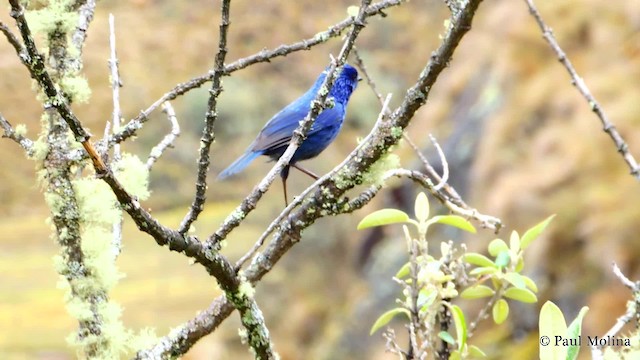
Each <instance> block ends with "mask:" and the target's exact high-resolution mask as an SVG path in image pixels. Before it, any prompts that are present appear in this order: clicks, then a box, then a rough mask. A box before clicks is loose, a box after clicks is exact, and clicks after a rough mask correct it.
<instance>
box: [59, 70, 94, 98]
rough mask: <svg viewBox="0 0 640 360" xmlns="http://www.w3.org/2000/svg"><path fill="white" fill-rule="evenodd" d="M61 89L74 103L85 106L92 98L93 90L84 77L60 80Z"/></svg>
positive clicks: (68, 77) (78, 76)
mask: <svg viewBox="0 0 640 360" xmlns="http://www.w3.org/2000/svg"><path fill="white" fill-rule="evenodd" d="M60 88H61V90H62V91H64V93H65V94H67V95H69V96H70V97H71V99H72V101H74V102H77V103H80V104H85V103H87V102H89V99H90V98H91V88H90V87H89V82H87V79H86V78H85V77H84V76H82V75H75V76H65V77H63V78H62V79H60Z"/></svg>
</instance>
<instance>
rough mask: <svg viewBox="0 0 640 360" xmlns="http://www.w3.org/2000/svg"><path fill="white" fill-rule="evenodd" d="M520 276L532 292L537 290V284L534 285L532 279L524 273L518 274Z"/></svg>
mask: <svg viewBox="0 0 640 360" xmlns="http://www.w3.org/2000/svg"><path fill="white" fill-rule="evenodd" d="M520 276H522V280H523V281H524V285H525V286H526V287H527V289H529V290H531V291H533V292H534V293H537V292H538V285H536V283H535V281H533V279H531V278H530V277H528V276H524V275H520Z"/></svg>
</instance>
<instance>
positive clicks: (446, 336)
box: [438, 331, 456, 345]
mask: <svg viewBox="0 0 640 360" xmlns="http://www.w3.org/2000/svg"><path fill="white" fill-rule="evenodd" d="M438 337H439V338H440V339H442V340H444V341H445V342H446V343H448V344H451V345H455V344H456V340H455V339H454V338H453V336H451V334H449V333H448V332H446V331H440V332H439V333H438Z"/></svg>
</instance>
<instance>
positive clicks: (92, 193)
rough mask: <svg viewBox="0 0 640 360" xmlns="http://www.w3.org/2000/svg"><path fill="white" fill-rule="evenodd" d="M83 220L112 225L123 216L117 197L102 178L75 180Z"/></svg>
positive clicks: (75, 189)
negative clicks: (118, 206)
mask: <svg viewBox="0 0 640 360" xmlns="http://www.w3.org/2000/svg"><path fill="white" fill-rule="evenodd" d="M73 188H74V191H75V193H76V198H77V201H78V207H79V208H80V214H81V216H82V221H83V222H87V223H93V224H97V225H104V226H110V225H111V224H115V223H116V222H118V221H120V219H121V218H122V215H121V212H120V210H119V209H118V208H117V207H116V197H115V195H113V192H112V191H111V188H109V186H108V185H107V184H106V183H105V182H104V181H102V180H99V179H95V178H81V179H78V180H74V181H73Z"/></svg>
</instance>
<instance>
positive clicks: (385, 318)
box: [369, 308, 411, 335]
mask: <svg viewBox="0 0 640 360" xmlns="http://www.w3.org/2000/svg"><path fill="white" fill-rule="evenodd" d="M398 314H405V315H407V318H411V314H410V313H409V310H407V309H405V308H395V309H391V310H389V311H387V312H386V313H384V314H382V315H380V317H379V318H378V319H377V320H376V322H375V323H374V324H373V326H372V327H371V331H370V332H369V335H373V333H374V332H376V331H378V329H380V328H381V327H383V326H385V325H387V324H388V323H389V321H391V320H392V319H393V318H394V317H395V316H396V315H398Z"/></svg>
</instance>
